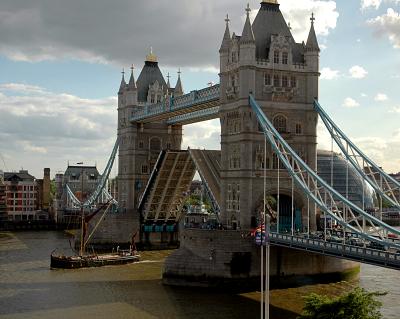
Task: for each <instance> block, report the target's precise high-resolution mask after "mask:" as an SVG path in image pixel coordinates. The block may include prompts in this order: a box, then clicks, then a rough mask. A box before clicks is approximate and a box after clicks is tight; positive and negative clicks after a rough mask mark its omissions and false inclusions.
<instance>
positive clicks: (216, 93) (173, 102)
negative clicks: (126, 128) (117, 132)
mask: <svg viewBox="0 0 400 319" xmlns="http://www.w3.org/2000/svg"><path fill="white" fill-rule="evenodd" d="M219 97H220V86H219V84H216V85H213V86H210V87H207V88H205V89H202V90H198V91H192V92H190V93H188V94H185V95H182V96H178V97H175V98H172V97H170V98H169V99H166V100H164V101H163V102H160V103H157V104H152V105H146V106H145V107H144V109H142V110H138V111H136V112H134V113H133V115H132V117H131V118H130V121H131V122H143V121H150V120H153V119H157V118H158V117H159V116H161V117H163V116H167V118H170V117H173V116H175V115H179V114H183V113H185V111H193V110H190V109H191V108H193V107H196V106H197V107H202V106H203V105H207V104H208V103H211V102H217V101H219ZM213 106H215V105H211V106H210V107H213Z"/></svg>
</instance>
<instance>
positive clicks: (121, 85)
mask: <svg viewBox="0 0 400 319" xmlns="http://www.w3.org/2000/svg"><path fill="white" fill-rule="evenodd" d="M125 89H126V82H125V71H124V70H123V69H122V79H121V84H120V86H119V91H118V94H122V93H124V91H125Z"/></svg>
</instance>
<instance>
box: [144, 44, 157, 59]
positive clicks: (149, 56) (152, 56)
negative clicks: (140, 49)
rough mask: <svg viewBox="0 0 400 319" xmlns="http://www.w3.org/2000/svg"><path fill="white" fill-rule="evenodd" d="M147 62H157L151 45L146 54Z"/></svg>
mask: <svg viewBox="0 0 400 319" xmlns="http://www.w3.org/2000/svg"><path fill="white" fill-rule="evenodd" d="M146 61H147V62H157V56H156V55H155V54H153V47H150V54H148V55H147V56H146Z"/></svg>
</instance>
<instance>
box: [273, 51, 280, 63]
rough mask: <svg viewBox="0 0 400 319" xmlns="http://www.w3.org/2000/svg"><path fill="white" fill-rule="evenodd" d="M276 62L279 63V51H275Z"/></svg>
mask: <svg viewBox="0 0 400 319" xmlns="http://www.w3.org/2000/svg"><path fill="white" fill-rule="evenodd" d="M274 63H276V64H279V51H274Z"/></svg>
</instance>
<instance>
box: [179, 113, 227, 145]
mask: <svg viewBox="0 0 400 319" xmlns="http://www.w3.org/2000/svg"><path fill="white" fill-rule="evenodd" d="M188 147H190V148H201V149H203V148H207V149H214V150H220V149H221V126H220V122H219V120H218V119H216V120H211V121H206V122H201V123H196V124H191V125H186V126H185V127H184V135H183V143H182V149H186V148H188Z"/></svg>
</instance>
